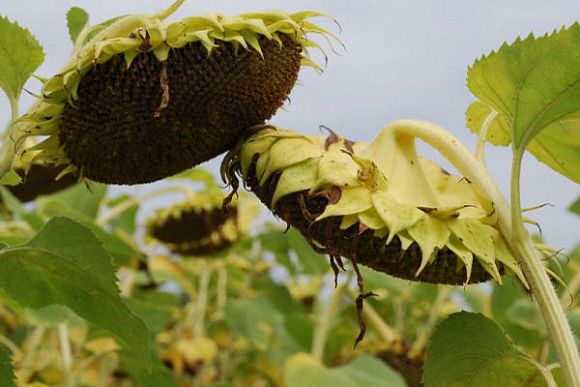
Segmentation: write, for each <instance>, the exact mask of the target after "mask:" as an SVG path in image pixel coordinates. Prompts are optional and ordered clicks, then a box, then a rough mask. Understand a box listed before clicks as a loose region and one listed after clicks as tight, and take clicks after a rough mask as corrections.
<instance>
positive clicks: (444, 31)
mask: <svg viewBox="0 0 580 387" xmlns="http://www.w3.org/2000/svg"><path fill="white" fill-rule="evenodd" d="M169 3H170V1H169V0H168V1H159V0H157V1H153V0H139V1H137V0H130V1H122V2H121V1H114V0H99V1H94V0H84V1H71V0H43V1H41V0H0V14H1V15H3V16H8V17H9V18H10V19H11V20H18V22H19V23H20V24H21V25H23V26H25V27H27V28H29V29H30V30H31V31H32V33H33V34H34V35H35V36H36V37H37V38H38V39H39V40H40V42H41V43H42V44H43V46H44V48H45V52H46V62H45V63H44V64H43V66H42V67H41V68H40V70H39V71H38V73H39V74H41V75H45V76H49V75H52V74H53V73H54V72H56V71H58V68H59V67H60V66H61V65H62V64H63V63H64V62H65V61H66V59H67V57H68V54H69V52H70V48H71V43H70V40H69V37H68V32H67V29H66V23H65V19H64V15H65V13H66V11H67V10H68V9H69V8H70V7H71V6H75V5H76V6H80V7H82V8H84V9H86V10H87V11H88V12H89V14H90V15H91V22H92V23H98V22H100V21H103V20H106V19H108V18H110V17H112V16H116V15H120V14H128V13H147V12H155V11H158V10H160V9H161V8H163V7H165V6H166V5H168V4H169ZM268 9H284V10H288V11H292V10H303V9H312V10H319V11H323V12H326V13H328V14H330V15H332V16H334V17H335V18H337V19H338V20H339V22H340V24H341V26H342V29H343V32H342V35H341V39H342V40H343V41H344V43H345V45H346V47H347V52H346V53H345V54H344V55H342V56H336V55H333V54H332V53H330V54H329V63H328V68H327V70H326V71H325V73H324V74H323V75H321V76H319V75H316V74H315V73H314V72H313V71H311V70H309V69H306V70H305V71H303V73H302V74H301V76H300V79H301V82H302V86H298V87H297V88H296V89H295V90H294V92H293V93H292V95H291V100H292V104H291V105H290V106H288V107H287V109H288V111H287V112H284V111H281V112H279V113H278V114H277V115H276V116H275V117H274V118H273V119H272V121H271V122H272V123H274V124H276V125H279V126H283V127H286V128H289V129H294V130H298V131H301V132H303V133H307V134H315V133H318V125H320V124H324V125H326V126H329V127H331V128H333V129H335V130H336V131H338V132H339V133H341V134H343V135H344V136H346V137H348V138H350V139H353V140H363V141H370V140H372V138H373V137H374V136H375V135H376V133H377V132H378V130H380V129H381V128H382V127H383V126H384V125H385V124H387V123H389V122H390V121H392V120H396V119H403V118H417V119H425V120H430V121H433V122H435V123H437V124H440V125H442V126H444V127H446V128H447V129H449V130H450V131H451V132H453V133H454V134H455V135H456V136H458V137H459V138H460V139H461V141H463V142H464V143H465V144H467V145H468V146H469V147H470V148H471V149H473V148H474V144H475V140H476V139H475V137H474V136H473V135H471V134H470V133H469V130H467V129H466V128H465V120H464V112H465V109H466V108H467V106H468V105H469V103H470V102H471V101H472V100H473V99H474V98H473V97H472V96H471V95H470V93H469V92H468V90H467V88H466V86H465V75H466V70H467V66H468V65H469V64H470V63H472V62H473V60H474V59H475V58H476V57H478V56H480V55H481V54H483V53H487V52H489V51H490V50H492V49H495V48H498V47H499V46H500V45H501V43H502V42H504V41H506V40H507V41H512V40H513V39H514V38H515V37H516V36H518V35H524V36H525V35H527V34H528V33H529V32H532V31H533V32H535V33H537V34H543V33H545V32H549V31H551V30H553V29H556V28H559V27H561V26H562V25H569V24H571V23H572V22H573V21H575V20H577V19H578V18H579V17H580V2H579V1H578V0H557V1H556V0H555V1H544V0H511V1H510V0H503V1H501V0H487V1H477V2H476V1H466V0H447V1H444V0H440V1H432V0H383V1H381V0H365V1H354V0H333V1H330V0H326V1H306V0H269V1H259V0H244V1H226V0H214V1H203V2H202V1H195V0H189V1H188V2H186V3H185V5H184V6H183V7H182V8H181V9H180V11H179V12H178V13H177V14H176V17H183V16H188V15H194V14H200V13H206V12H210V11H218V12H222V13H224V14H236V13H241V12H250V11H258V10H268ZM327 26H328V27H329V28H335V27H334V26H333V25H332V24H330V23H328V24H327ZM28 88H29V89H31V90H33V91H38V83H35V82H30V83H29V85H28ZM30 101H31V99H30V98H25V99H24V100H23V102H22V105H23V106H22V109H21V110H24V109H25V108H26V107H27V106H28V104H29V103H30ZM9 111H10V110H9V107H8V104H7V102H6V100H5V98H4V96H3V95H2V96H0V121H2V122H7V120H8V114H9ZM421 149H422V150H424V151H425V152H424V155H429V156H430V157H434V156H433V155H434V154H433V153H432V152H431V151H430V150H429V149H427V148H421ZM219 160H221V157H220V158H218V159H216V160H213V161H212V162H210V163H209V164H206V165H207V166H209V168H210V169H211V170H213V171H217V169H218V165H219ZM437 160H438V161H440V160H441V159H439V158H437ZM487 163H488V168H489V169H490V171H491V173H492V175H493V176H494V178H495V179H496V180H497V182H498V183H499V185H500V187H501V188H502V190H503V192H504V193H506V194H507V193H508V186H509V169H510V153H509V151H508V149H505V148H502V149H496V148H492V147H488V149H487ZM522 181H523V186H522V187H523V188H522V193H523V204H524V206H533V205H538V204H541V203H545V202H550V203H552V204H553V205H554V208H544V209H541V210H539V211H537V212H535V213H530V214H528V215H529V216H530V217H532V218H534V219H535V220H537V221H539V222H540V223H541V225H542V229H543V232H544V236H545V237H546V239H547V241H548V242H549V243H551V244H552V245H554V246H555V247H557V248H566V247H570V246H572V245H573V244H575V243H576V242H580V218H578V217H575V216H573V215H570V214H568V213H567V212H566V207H567V206H568V205H569V203H571V202H572V201H573V200H574V199H575V198H576V197H577V196H579V195H580V189H579V186H578V185H576V184H574V183H572V182H569V181H568V180H567V179H565V178H563V177H561V176H560V175H558V174H556V173H555V172H553V171H551V170H550V169H549V168H547V167H545V166H543V165H541V164H539V163H538V162H536V160H535V159H534V158H533V157H528V158H526V160H525V163H524V173H523V179H522ZM157 184H159V183H157ZM144 189H148V188H139V187H137V188H135V187H133V188H131V190H133V191H135V190H137V191H138V190H144ZM118 190H120V189H118Z"/></svg>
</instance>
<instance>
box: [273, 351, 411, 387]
mask: <svg viewBox="0 0 580 387" xmlns="http://www.w3.org/2000/svg"><path fill="white" fill-rule="evenodd" d="M284 379H285V381H286V384H287V385H288V387H337V386H341V387H367V386H382V387H405V386H406V383H405V382H404V381H403V378H402V377H401V376H400V375H399V374H398V373H396V372H395V371H393V370H392V369H391V368H390V367H389V366H388V365H386V364H385V363H383V362H382V361H380V360H378V359H376V358H374V357H371V356H362V357H359V358H357V359H355V360H353V361H352V362H350V363H348V364H347V365H344V366H341V367H336V368H326V367H325V366H324V365H322V364H320V362H318V361H317V360H316V359H314V358H312V357H311V356H310V355H307V354H305V353H299V354H296V355H294V356H292V357H291V358H289V359H288V361H287V362H286V366H285V367H284Z"/></svg>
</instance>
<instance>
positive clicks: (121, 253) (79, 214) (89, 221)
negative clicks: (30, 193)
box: [0, 187, 141, 267]
mask: <svg viewBox="0 0 580 387" xmlns="http://www.w3.org/2000/svg"><path fill="white" fill-rule="evenodd" d="M1 189H2V188H1V187H0V190H1ZM99 195H100V194H97V197H95V198H94V200H95V201H96V200H97V199H98V196H99ZM91 202H92V200H87V202H85V204H87V205H86V206H82V205H81V206H79V208H78V209H77V208H75V206H74V205H73V203H72V202H65V201H63V200H61V198H60V197H59V196H56V195H55V196H52V197H47V198H46V200H45V199H41V200H39V202H38V212H39V213H41V214H42V215H43V216H45V217H56V216H66V217H69V218H72V219H74V220H76V221H77V222H79V223H81V224H82V225H83V226H85V227H87V228H89V229H90V230H91V231H92V232H93V233H94V234H95V235H96V236H97V238H99V239H100V240H101V242H103V246H104V247H105V249H106V250H107V251H108V252H109V254H111V255H112V256H113V259H114V262H113V263H114V264H115V266H116V267H120V266H123V265H129V264H131V263H132V262H133V261H134V260H135V259H138V258H139V256H140V254H141V253H140V252H139V251H137V250H136V249H135V248H134V247H133V246H131V245H130V244H129V243H128V242H127V241H126V240H124V239H122V237H120V236H119V235H116V234H113V233H110V232H107V231H106V230H105V229H103V228H102V227H99V226H97V225H96V224H95V220H94V217H93V216H88V215H87V211H92V210H90V208H91V205H90V203H91ZM99 203H100V201H99Z"/></svg>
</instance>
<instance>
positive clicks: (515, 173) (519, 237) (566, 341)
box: [511, 150, 580, 386]
mask: <svg viewBox="0 0 580 387" xmlns="http://www.w3.org/2000/svg"><path fill="white" fill-rule="evenodd" d="M522 158H523V151H518V150H514V155H513V160H512V176H511V204H512V205H511V210H512V212H511V216H512V227H513V241H514V243H513V247H514V248H515V250H516V252H517V256H518V257H519V258H520V259H521V260H522V263H523V265H522V268H523V271H524V275H525V276H526V279H527V280H528V283H529V285H530V287H531V289H532V294H533V296H534V299H535V300H536V302H537V304H538V306H539V307H540V310H541V311H542V314H543V316H544V320H545V321H546V325H547V326H548V331H549V332H550V336H551V337H552V342H553V343H554V346H555V348H556V353H557V354H558V359H559V360H560V366H561V367H562V373H563V375H564V378H565V380H566V383H567V384H568V386H580V358H579V357H578V349H577V347H576V341H575V339H574V334H573V333H572V330H571V329H570V325H569V323H568V320H567V319H566V315H565V314H564V310H563V308H562V305H561V303H560V299H559V298H558V294H557V293H556V291H555V290H554V287H553V286H552V283H551V281H550V278H549V277H548V274H547V273H546V269H545V267H544V264H543V262H542V255H541V253H540V252H539V251H538V249H537V248H536V247H535V246H534V243H533V241H532V239H531V238H530V235H529V233H528V232H527V230H526V229H525V227H524V223H523V218H522V212H521V196H520V175H521V165H522Z"/></svg>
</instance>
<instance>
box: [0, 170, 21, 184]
mask: <svg viewBox="0 0 580 387" xmlns="http://www.w3.org/2000/svg"><path fill="white" fill-rule="evenodd" d="M20 183H22V177H20V175H19V174H18V173H16V171H14V170H13V169H11V170H10V171H8V172H7V173H6V174H5V175H4V176H2V177H1V178H0V184H1V185H10V186H15V185H18V184H20Z"/></svg>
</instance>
